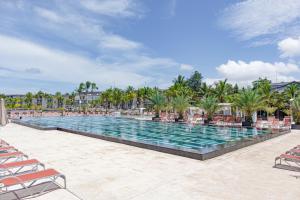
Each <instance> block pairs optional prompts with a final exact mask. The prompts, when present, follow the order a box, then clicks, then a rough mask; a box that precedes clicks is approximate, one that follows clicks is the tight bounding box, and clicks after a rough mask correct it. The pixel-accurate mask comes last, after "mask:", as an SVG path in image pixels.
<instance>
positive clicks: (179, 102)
mask: <svg viewBox="0 0 300 200" xmlns="http://www.w3.org/2000/svg"><path fill="white" fill-rule="evenodd" d="M189 102H190V98H189V97H186V96H177V97H175V98H173V101H172V104H173V108H174V110H175V111H176V112H178V119H177V121H182V120H183V118H184V113H185V111H186V110H187V108H188V107H189V106H190V103H189Z"/></svg>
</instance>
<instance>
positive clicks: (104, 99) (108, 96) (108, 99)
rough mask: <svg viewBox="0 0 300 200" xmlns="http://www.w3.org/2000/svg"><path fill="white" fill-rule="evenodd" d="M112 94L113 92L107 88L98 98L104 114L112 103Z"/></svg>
mask: <svg viewBox="0 0 300 200" xmlns="http://www.w3.org/2000/svg"><path fill="white" fill-rule="evenodd" d="M112 92H113V90H112V88H109V89H107V90H105V91H103V92H102V93H101V94H100V97H99V101H100V103H101V104H102V105H104V108H105V112H106V113H107V112H108V109H109V108H110V105H111V103H112Z"/></svg>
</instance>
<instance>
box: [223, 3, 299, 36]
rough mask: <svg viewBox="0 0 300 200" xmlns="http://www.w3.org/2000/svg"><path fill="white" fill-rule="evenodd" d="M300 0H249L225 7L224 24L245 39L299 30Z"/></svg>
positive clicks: (279, 34)
mask: <svg viewBox="0 0 300 200" xmlns="http://www.w3.org/2000/svg"><path fill="white" fill-rule="evenodd" d="M299 17H300V1H299V0H272V1H270V0H246V1H242V2H238V3H235V4H233V5H231V6H229V7H228V8H226V9H225V10H224V15H223V16H222V19H221V23H222V24H223V26H224V27H225V28H227V29H231V30H233V32H234V33H235V34H236V35H237V36H238V37H239V38H240V39H242V40H249V39H253V38H256V37H259V36H265V37H270V36H273V37H275V38H278V37H282V36H283V37H284V36H286V35H293V34H295V33H299V30H300V26H299V23H297V20H299Z"/></svg>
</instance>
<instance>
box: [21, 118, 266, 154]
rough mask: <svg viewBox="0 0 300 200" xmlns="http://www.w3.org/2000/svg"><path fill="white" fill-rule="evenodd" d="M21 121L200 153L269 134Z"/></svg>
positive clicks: (123, 122)
mask: <svg viewBox="0 0 300 200" xmlns="http://www.w3.org/2000/svg"><path fill="white" fill-rule="evenodd" d="M22 121H23V122H25V123H27V124H31V125H37V126H40V127H60V128H66V129H71V130H75V131H82V132H87V133H93V134H99V135H104V136H109V137H115V138H121V139H124V140H129V141H135V142H139V143H144V144H152V145H157V146H162V147H169V148H175V149H182V150H189V151H193V152H201V153H203V152H209V151H213V150H215V149H217V148H219V146H220V145H222V146H223V147H224V146H226V145H234V144H235V142H236V141H240V140H242V139H246V138H247V139H248V138H252V137H255V136H257V135H262V134H268V133H270V131H268V130H257V129H247V128H229V127H216V126H203V125H188V124H178V123H163V122H152V121H142V120H135V119H128V118H123V117H104V116H76V117H39V118H24V119H22Z"/></svg>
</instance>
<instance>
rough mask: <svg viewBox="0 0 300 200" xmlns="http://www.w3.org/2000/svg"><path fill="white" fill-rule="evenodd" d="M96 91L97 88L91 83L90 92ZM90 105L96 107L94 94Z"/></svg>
mask: <svg viewBox="0 0 300 200" xmlns="http://www.w3.org/2000/svg"><path fill="white" fill-rule="evenodd" d="M96 90H98V86H97V84H96V83H94V82H93V83H91V92H92V93H94V92H95V91H96ZM92 104H93V105H94V106H96V102H94V94H92Z"/></svg>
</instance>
